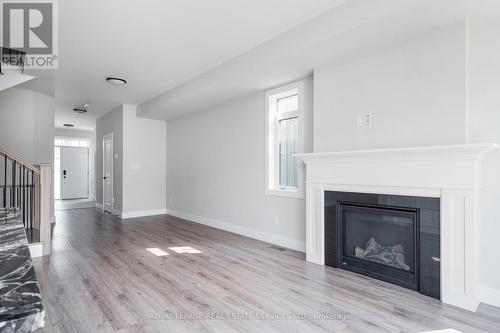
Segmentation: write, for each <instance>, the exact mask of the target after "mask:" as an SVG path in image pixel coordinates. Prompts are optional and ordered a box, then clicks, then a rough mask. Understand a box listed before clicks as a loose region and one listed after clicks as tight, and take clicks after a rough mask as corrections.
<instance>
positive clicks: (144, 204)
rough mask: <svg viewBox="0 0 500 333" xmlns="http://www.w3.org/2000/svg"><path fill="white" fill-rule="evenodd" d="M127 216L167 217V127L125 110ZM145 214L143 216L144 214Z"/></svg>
mask: <svg viewBox="0 0 500 333" xmlns="http://www.w3.org/2000/svg"><path fill="white" fill-rule="evenodd" d="M123 133H124V137H123V213H124V214H125V217H126V216H127V213H129V214H144V213H148V212H149V213H165V209H166V203H167V199H166V188H165V184H166V181H167V180H166V173H167V123H166V122H165V121H163V120H154V119H143V118H137V111H136V107H135V106H132V105H124V106H123ZM141 212H142V213H141Z"/></svg>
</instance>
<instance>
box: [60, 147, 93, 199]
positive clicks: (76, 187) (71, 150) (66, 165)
mask: <svg viewBox="0 0 500 333" xmlns="http://www.w3.org/2000/svg"><path fill="white" fill-rule="evenodd" d="M61 170H62V172H61V177H62V199H83V198H88V197H89V149H88V148H83V147H61Z"/></svg>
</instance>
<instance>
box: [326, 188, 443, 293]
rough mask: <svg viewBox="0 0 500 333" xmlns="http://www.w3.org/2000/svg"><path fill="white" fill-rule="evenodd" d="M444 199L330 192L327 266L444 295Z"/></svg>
mask: <svg viewBox="0 0 500 333" xmlns="http://www.w3.org/2000/svg"><path fill="white" fill-rule="evenodd" d="M439 211H440V200H439V199H438V198H424V197H408V196H396V195H384V194H364V193H348V192H334V191H325V264H326V265H329V266H333V267H338V268H342V269H346V270H350V271H353V272H356V273H359V274H363V275H366V276H370V277H373V278H376V279H380V280H383V281H386V282H390V283H393V284H396V285H399V286H403V287H405V288H409V289H413V290H417V291H419V292H421V293H422V294H425V295H428V296H431V297H435V298H440V276H439V272H440V236H439Z"/></svg>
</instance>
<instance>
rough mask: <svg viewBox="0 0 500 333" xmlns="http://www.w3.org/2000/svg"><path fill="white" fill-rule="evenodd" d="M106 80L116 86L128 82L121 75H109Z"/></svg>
mask: <svg viewBox="0 0 500 333" xmlns="http://www.w3.org/2000/svg"><path fill="white" fill-rule="evenodd" d="M106 81H107V82H108V83H111V84H114V85H116V86H122V85H124V84H126V83H127V81H126V80H125V79H122V78H119V77H113V76H111V77H107V78H106Z"/></svg>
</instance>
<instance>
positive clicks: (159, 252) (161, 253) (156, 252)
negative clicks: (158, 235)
mask: <svg viewBox="0 0 500 333" xmlns="http://www.w3.org/2000/svg"><path fill="white" fill-rule="evenodd" d="M146 250H147V251H149V252H151V253H152V254H154V255H155V256H157V257H164V256H168V253H167V252H165V251H163V250H160V249H159V248H157V247H150V248H147V249H146Z"/></svg>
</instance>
